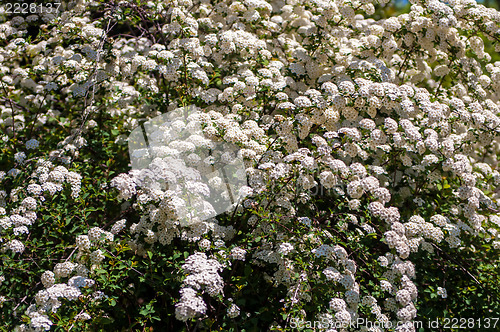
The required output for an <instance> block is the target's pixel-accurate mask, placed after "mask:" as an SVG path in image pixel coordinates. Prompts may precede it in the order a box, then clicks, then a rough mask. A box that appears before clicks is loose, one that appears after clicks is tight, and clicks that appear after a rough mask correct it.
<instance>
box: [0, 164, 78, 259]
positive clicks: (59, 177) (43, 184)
mask: <svg viewBox="0 0 500 332" xmlns="http://www.w3.org/2000/svg"><path fill="white" fill-rule="evenodd" d="M34 166H35V171H34V172H33V173H32V174H31V176H30V177H31V180H30V181H29V184H27V185H26V186H19V187H17V188H14V189H13V190H12V191H11V192H10V196H9V197H7V193H6V192H5V190H2V191H0V197H1V199H0V206H1V208H0V233H1V234H2V237H3V239H2V241H0V242H3V240H4V239H10V240H9V241H8V242H7V243H5V244H4V245H3V246H2V250H3V251H5V250H11V251H13V252H16V253H22V252H23V251H24V249H25V246H24V244H23V242H22V241H21V240H19V239H15V238H14V237H18V238H21V237H25V236H26V235H27V234H29V232H30V230H29V227H33V226H35V227H36V221H37V219H38V216H37V210H38V208H39V207H40V206H41V205H43V204H44V202H45V199H46V196H45V194H47V195H48V196H49V197H50V196H53V195H54V194H55V193H56V192H59V191H61V190H63V189H64V184H65V182H66V183H68V184H70V186H71V190H72V193H71V196H72V197H73V198H76V197H78V195H79V192H80V185H81V179H82V177H81V176H80V175H79V174H78V173H76V172H73V171H68V169H67V168H66V167H64V166H55V165H54V164H53V163H52V162H51V161H47V160H45V159H43V158H38V159H37V160H36V162H34ZM23 167H27V165H24V166H23ZM2 178H3V176H2ZM19 196H22V197H24V198H23V199H22V200H20V198H19ZM7 198H8V199H9V200H10V202H12V203H14V204H15V205H17V206H16V207H15V206H14V204H12V205H11V206H10V213H9V214H8V215H7V214H6V209H5V208H4V207H5V206H6V205H7V202H6V200H7Z"/></svg>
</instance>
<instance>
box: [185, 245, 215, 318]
mask: <svg viewBox="0 0 500 332" xmlns="http://www.w3.org/2000/svg"><path fill="white" fill-rule="evenodd" d="M182 269H183V270H184V272H185V273H187V276H186V278H185V279H184V281H183V283H182V288H181V290H180V294H181V298H180V301H179V302H178V303H177V304H176V305H175V317H176V318H177V319H179V320H182V321H186V320H188V319H192V318H194V317H197V316H200V315H204V314H205V311H206V309H207V307H206V304H205V302H204V301H203V299H202V297H201V296H200V295H199V292H206V293H208V294H209V295H210V296H216V295H218V294H222V293H223V288H224V281H223V280H222V278H221V276H220V275H219V271H222V265H221V264H220V263H219V262H218V261H217V260H216V259H213V258H207V255H205V254H204V253H200V252H198V253H194V254H192V255H191V256H189V257H188V258H187V259H186V261H185V263H184V264H183V265H182Z"/></svg>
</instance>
